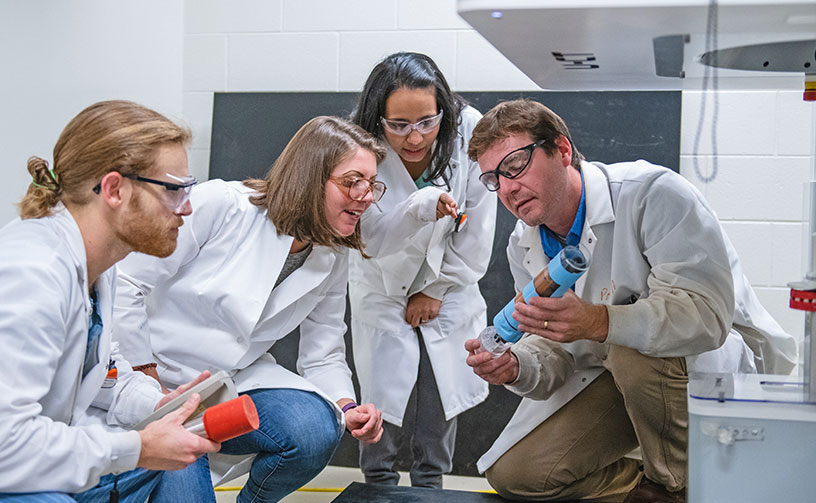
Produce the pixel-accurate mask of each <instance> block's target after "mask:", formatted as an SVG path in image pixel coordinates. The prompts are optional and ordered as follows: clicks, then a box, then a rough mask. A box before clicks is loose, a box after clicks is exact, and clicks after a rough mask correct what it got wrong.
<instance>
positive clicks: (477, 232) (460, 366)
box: [349, 107, 496, 426]
mask: <svg viewBox="0 0 816 503" xmlns="http://www.w3.org/2000/svg"><path fill="white" fill-rule="evenodd" d="M480 118H481V114H480V113H479V112H478V111H476V110H475V109H474V108H471V107H467V108H465V109H464V110H463V111H462V113H461V119H462V120H461V124H460V126H459V134H460V135H461V138H463V139H464V140H465V141H464V144H462V143H461V141H460V139H457V143H456V148H455V149H454V152H453V156H452V158H451V163H452V165H453V170H452V174H451V175H450V181H449V182H450V190H449V191H448V192H449V194H450V195H451V196H452V197H453V199H454V200H455V201H456V202H457V204H458V205H459V208H460V211H465V212H466V213H467V216H468V218H467V223H466V224H465V226H464V227H463V228H462V230H461V231H460V232H453V229H454V221H453V219H452V218H450V217H445V218H442V219H440V220H438V221H437V220H436V204H437V201H438V199H439V196H440V194H441V192H442V189H444V188H445V187H444V186H443V187H442V188H437V187H425V188H423V189H421V190H417V188H416V185H415V183H414V181H413V179H411V176H410V175H409V174H408V171H407V170H406V169H405V166H404V165H403V163H402V161H401V160H400V158H399V156H398V155H397V153H396V152H394V150H393V149H391V148H390V147H388V148H387V151H388V153H387V155H386V158H385V160H383V162H382V163H380V165H379V167H378V170H377V177H378V178H379V179H380V180H382V181H384V182H385V184H386V186H387V187H388V190H387V191H386V193H385V196H384V197H383V199H382V200H381V201H380V202H379V203H378V204H377V205H376V206H372V207H371V208H369V209H368V210H367V211H366V212H365V213H364V214H363V217H362V222H361V225H362V233H363V242H364V243H365V245H366V248H365V251H366V253H367V254H368V255H370V256H371V257H372V258H371V259H368V260H366V259H363V258H362V257H361V256H360V254H359V253H352V254H351V258H350V270H349V298H350V302H351V314H352V316H351V322H352V340H353V348H354V364H355V367H356V369H357V376H358V378H359V380H360V393H361V395H362V399H363V400H364V401H367V402H368V401H371V402H373V403H375V404H377V406H378V407H379V408H380V410H381V411H382V415H383V419H385V420H386V421H388V422H390V423H392V424H395V425H397V426H402V420H403V415H404V413H405V407H406V405H407V403H408V398H409V396H410V394H411V390H412V389H413V387H414V383H415V382H416V378H417V369H418V367H419V342H418V339H417V336H416V334H415V333H414V330H413V328H411V326H410V325H408V324H407V323H406V322H405V306H406V304H407V302H408V297H409V296H411V295H413V294H414V293H417V292H423V293H425V294H426V295H428V296H430V297H433V298H435V299H442V306H441V307H440V310H439V316H438V317H437V318H435V319H433V320H431V321H429V322H427V323H425V324H423V325H422V327H421V330H422V336H423V339H424V341H425V347H426V349H427V351H428V356H429V359H430V361H431V365H432V367H433V372H434V376H435V378H436V382H437V386H438V388H439V395H440V398H441V399H442V406H443V408H444V411H445V418H446V419H448V420H450V419H451V418H452V417H454V416H456V415H457V414H459V413H461V412H463V411H465V410H467V409H469V408H471V407H473V406H475V405H477V404H479V403H481V402H482V401H483V400H484V399H485V398H486V397H487V394H488V388H487V383H485V382H484V381H482V380H481V379H479V378H478V377H477V376H475V375H474V374H473V372H472V370H471V369H470V368H469V367H468V366H467V365H466V364H465V355H466V352H465V350H464V343H465V340H466V339H469V338H473V337H476V336H477V335H478V333H479V332H480V331H481V330H482V329H483V328H484V327H485V324H486V315H485V311H486V305H485V301H484V299H483V298H482V295H481V293H480V292H479V287H478V284H477V282H478V281H479V279H480V278H481V277H482V276H483V275H484V273H485V271H486V270H487V266H488V262H489V260H490V251H491V247H492V243H493V233H494V228H495V221H496V198H495V195H494V194H492V193H490V192H488V191H487V190H486V189H485V188H484V186H483V185H482V184H481V182H479V174H480V170H479V165H478V164H477V163H475V162H473V161H471V160H470V159H468V157H467V140H469V139H470V136H471V133H472V131H473V127H474V126H475V125H476V123H477V122H478V121H479V119H480Z"/></svg>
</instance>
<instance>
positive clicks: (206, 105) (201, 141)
mask: <svg viewBox="0 0 816 503" xmlns="http://www.w3.org/2000/svg"><path fill="white" fill-rule="evenodd" d="M182 110H183V113H184V120H185V121H186V122H187V124H188V125H189V126H190V128H191V129H192V131H193V145H192V148H194V149H209V148H210V139H211V137H212V113H213V93H211V92H195V93H193V92H190V93H184V97H183V103H182Z"/></svg>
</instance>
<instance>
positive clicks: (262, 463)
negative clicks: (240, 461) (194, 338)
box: [221, 388, 343, 503]
mask: <svg viewBox="0 0 816 503" xmlns="http://www.w3.org/2000/svg"><path fill="white" fill-rule="evenodd" d="M242 394H243V393H242ZM246 394H247V395H249V396H250V397H252V401H253V402H255V407H256V408H257V409H258V416H259V418H260V423H261V424H260V427H259V428H258V429H257V430H256V431H254V432H252V433H247V434H246V435H241V436H240V437H238V438H234V439H232V440H228V441H226V442H224V443H223V444H221V452H222V453H224V454H256V453H257V457H256V458H255V460H254V461H253V462H252V468H251V469H250V471H249V479H248V480H247V482H246V485H244V488H243V489H242V490H241V492H240V493H239V494H238V498H237V502H238V503H250V502H252V503H272V502H275V501H279V500H280V499H281V498H283V497H284V496H286V495H287V494H290V493H292V492H294V491H296V490H298V489H299V488H300V487H302V486H303V485H304V484H306V483H307V482H309V481H310V480H312V479H313V478H314V477H315V476H316V475H317V474H318V473H320V471H321V470H323V468H324V467H325V466H326V465H327V464H329V461H330V460H331V457H332V455H333V454H334V451H335V450H336V449H337V446H338V445H340V437H341V435H342V434H343V430H342V429H341V428H340V425H339V424H338V422H337V419H336V416H335V415H334V409H332V407H331V405H330V404H329V403H328V402H326V400H324V399H323V398H321V397H320V396H318V395H316V394H315V393H312V392H309V391H302V390H296V389H286V388H280V389H255V390H251V391H248V392H247V393H246Z"/></svg>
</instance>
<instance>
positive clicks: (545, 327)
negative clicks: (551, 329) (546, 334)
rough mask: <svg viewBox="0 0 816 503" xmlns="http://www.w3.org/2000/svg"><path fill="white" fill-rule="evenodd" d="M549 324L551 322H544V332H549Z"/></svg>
mask: <svg viewBox="0 0 816 503" xmlns="http://www.w3.org/2000/svg"><path fill="white" fill-rule="evenodd" d="M549 324H550V322H549V321H547V320H544V330H547V325H549Z"/></svg>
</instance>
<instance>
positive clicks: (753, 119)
mask: <svg viewBox="0 0 816 503" xmlns="http://www.w3.org/2000/svg"><path fill="white" fill-rule="evenodd" d="M703 96H704V93H702V92H701V91H684V92H683V105H682V106H683V109H682V120H681V137H680V152H681V153H682V154H689V155H690V154H693V153H694V141H695V135H696V133H697V131H698V121H699V117H700V106H701V105H700V104H701V100H702V97H703ZM705 104H706V115H705V122H704V124H703V128H702V134H701V137H700V143H699V150H698V151H699V153H700V154H710V153H711V152H712V143H711V118H712V112H713V110H714V95H713V94H712V93H707V94H706V103H705ZM775 105H776V92H775V91H730V92H720V93H719V106H718V118H717V152H718V153H719V154H720V155H768V154H773V153H775V146H774V140H775V138H776V135H775V132H774V119H775V117H776V114H775V110H774V107H775Z"/></svg>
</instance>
